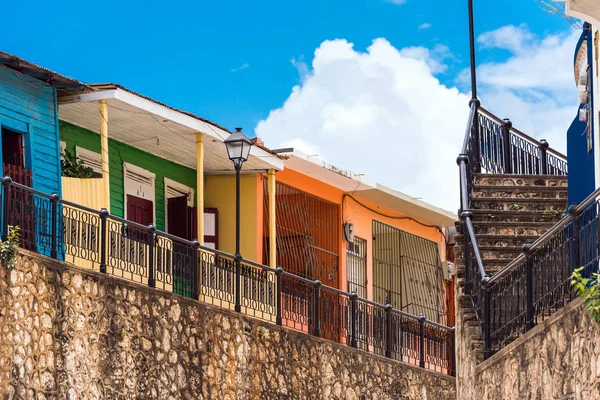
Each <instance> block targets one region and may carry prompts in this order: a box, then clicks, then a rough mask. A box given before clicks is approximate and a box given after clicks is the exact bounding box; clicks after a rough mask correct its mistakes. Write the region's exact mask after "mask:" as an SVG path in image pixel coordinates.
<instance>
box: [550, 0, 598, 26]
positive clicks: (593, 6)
mask: <svg viewBox="0 0 600 400" xmlns="http://www.w3.org/2000/svg"><path fill="white" fill-rule="evenodd" d="M557 1H558V2H564V3H565V13H566V14H567V15H569V16H571V17H575V18H578V19H580V20H582V21H587V22H589V23H590V24H592V25H595V26H596V27H600V2H598V0H557Z"/></svg>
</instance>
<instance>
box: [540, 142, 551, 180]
mask: <svg viewBox="0 0 600 400" xmlns="http://www.w3.org/2000/svg"><path fill="white" fill-rule="evenodd" d="M548 147H550V145H549V144H548V142H547V141H546V140H545V139H542V140H540V158H541V160H540V163H541V164H540V173H541V174H542V175H548Z"/></svg>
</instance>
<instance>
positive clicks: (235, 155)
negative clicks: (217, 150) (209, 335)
mask: <svg viewBox="0 0 600 400" xmlns="http://www.w3.org/2000/svg"><path fill="white" fill-rule="evenodd" d="M224 143H225V146H226V147H227V154H228V156H229V159H230V160H231V161H232V162H233V167H234V168H235V278H236V290H235V311H237V312H240V311H242V291H241V277H242V255H241V254H240V171H241V170H242V164H243V163H244V161H246V160H248V156H249V155H250V148H251V147H252V142H251V141H250V139H248V137H246V135H244V134H243V133H242V128H235V133H232V134H231V135H229V137H228V138H227V139H225V141H224Z"/></svg>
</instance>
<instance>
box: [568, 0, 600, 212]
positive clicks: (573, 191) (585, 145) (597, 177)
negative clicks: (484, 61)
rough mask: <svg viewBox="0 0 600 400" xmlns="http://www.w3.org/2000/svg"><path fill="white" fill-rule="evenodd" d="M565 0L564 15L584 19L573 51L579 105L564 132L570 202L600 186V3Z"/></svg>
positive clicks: (578, 199) (585, 195)
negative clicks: (569, 125) (599, 61)
mask: <svg viewBox="0 0 600 400" xmlns="http://www.w3.org/2000/svg"><path fill="white" fill-rule="evenodd" d="M564 3H565V11H566V14H567V15H569V16H571V17H575V18H579V19H581V20H582V21H583V26H582V28H583V29H582V32H581V36H580V38H579V41H578V42H577V45H576V48H575V55H574V77H575V85H576V87H577V89H578V91H579V107H578V109H577V114H576V116H575V119H574V121H573V123H572V124H571V127H570V128H569V130H568V132H567V156H568V159H569V172H570V174H569V204H572V203H579V202H581V201H583V200H584V199H585V198H586V197H587V196H588V195H590V194H591V193H592V192H593V191H594V190H595V189H596V188H599V187H600V148H599V146H598V143H600V108H599V107H600V105H599V104H598V100H599V99H600V97H599V96H600V85H599V84H598V73H599V65H598V55H599V53H598V46H599V42H600V32H599V29H600V22H599V21H600V4H598V2H597V1H593V0H578V1H574V0H566V1H564Z"/></svg>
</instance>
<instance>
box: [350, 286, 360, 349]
mask: <svg viewBox="0 0 600 400" xmlns="http://www.w3.org/2000/svg"><path fill="white" fill-rule="evenodd" d="M357 303H358V295H357V294H356V292H352V293H350V346H352V347H354V348H356V347H357V342H356V328H357V318H356V317H357V309H356V308H357V307H356V306H357Z"/></svg>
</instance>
